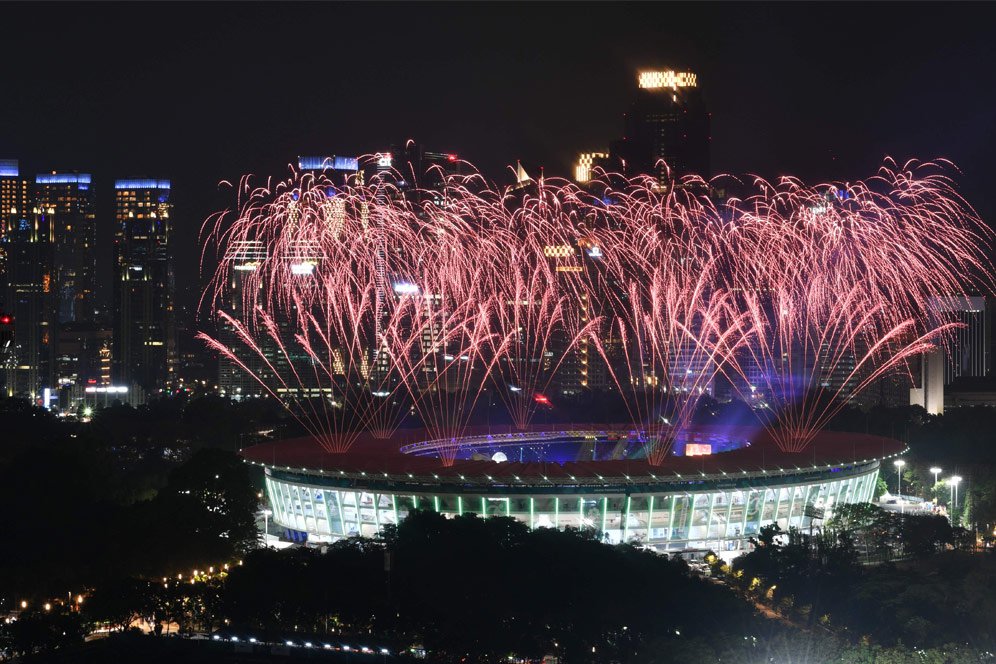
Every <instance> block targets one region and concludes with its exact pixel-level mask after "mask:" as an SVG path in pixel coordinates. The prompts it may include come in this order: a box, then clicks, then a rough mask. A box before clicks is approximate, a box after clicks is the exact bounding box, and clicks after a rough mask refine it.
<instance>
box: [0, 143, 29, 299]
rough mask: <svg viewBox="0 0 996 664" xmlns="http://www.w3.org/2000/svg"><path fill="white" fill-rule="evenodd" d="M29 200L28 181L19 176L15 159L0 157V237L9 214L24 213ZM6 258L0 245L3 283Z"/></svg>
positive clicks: (0, 270) (0, 266)
mask: <svg viewBox="0 0 996 664" xmlns="http://www.w3.org/2000/svg"><path fill="white" fill-rule="evenodd" d="M30 201H31V192H30V189H29V184H28V181H27V180H26V179H24V178H22V177H21V175H20V168H19V166H18V162H17V160H16V159H0V239H2V238H3V234H4V231H5V230H6V227H7V221H8V220H9V219H10V217H11V215H13V214H17V213H21V214H26V211H27V210H28V208H29V203H30ZM5 270H6V259H5V256H4V253H3V246H2V245H0V284H2V283H5V277H4V276H3V275H4V271H5Z"/></svg>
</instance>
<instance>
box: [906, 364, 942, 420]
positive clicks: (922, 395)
mask: <svg viewBox="0 0 996 664" xmlns="http://www.w3.org/2000/svg"><path fill="white" fill-rule="evenodd" d="M946 364H947V363H946V362H945V361H944V351H942V350H941V349H940V348H936V349H934V350H932V351H929V352H927V353H924V354H923V355H921V356H920V358H919V359H918V360H917V362H915V363H914V370H913V380H914V385H913V387H911V388H910V405H911V406H920V407H922V408H924V409H926V411H927V413H928V414H930V415H943V414H944V369H945V365H946Z"/></svg>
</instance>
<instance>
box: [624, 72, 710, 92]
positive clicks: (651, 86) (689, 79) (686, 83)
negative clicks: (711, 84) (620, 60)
mask: <svg viewBox="0 0 996 664" xmlns="http://www.w3.org/2000/svg"><path fill="white" fill-rule="evenodd" d="M639 83H640V87H641V88H643V89H644V90H659V89H661V88H694V87H696V85H698V81H697V80H696V77H695V74H693V73H692V72H690V71H674V70H671V69H665V70H663V71H641V72H640V75H639Z"/></svg>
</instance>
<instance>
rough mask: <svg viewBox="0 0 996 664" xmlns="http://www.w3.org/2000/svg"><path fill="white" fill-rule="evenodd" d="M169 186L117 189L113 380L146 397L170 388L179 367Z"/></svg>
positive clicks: (126, 184) (138, 184) (125, 184)
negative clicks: (140, 390)
mask: <svg viewBox="0 0 996 664" xmlns="http://www.w3.org/2000/svg"><path fill="white" fill-rule="evenodd" d="M170 193H171V189H170V181H169V180H156V179H135V180H118V181H116V182H115V183H114V194H115V231H114V250H115V261H114V348H113V351H112V362H113V368H114V370H113V372H112V375H113V379H114V382H115V383H117V384H119V385H132V384H135V385H139V386H141V387H142V389H143V390H145V392H146V394H150V395H151V394H154V393H156V392H158V391H160V390H163V389H165V388H167V387H168V386H169V385H170V384H171V382H172V378H173V373H174V361H175V350H176V347H175V345H176V341H175V336H176V334H175V322H174V283H173V265H172V256H171V254H170V229H171V224H172V222H173V220H172V218H171V217H172V212H173V204H172V202H171V199H170Z"/></svg>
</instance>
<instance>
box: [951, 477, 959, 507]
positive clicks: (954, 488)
mask: <svg viewBox="0 0 996 664" xmlns="http://www.w3.org/2000/svg"><path fill="white" fill-rule="evenodd" d="M948 481H949V482H951V509H952V510H956V509H958V483H959V482H961V477H959V476H958V475H952V476H951V479H949V480H948Z"/></svg>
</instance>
